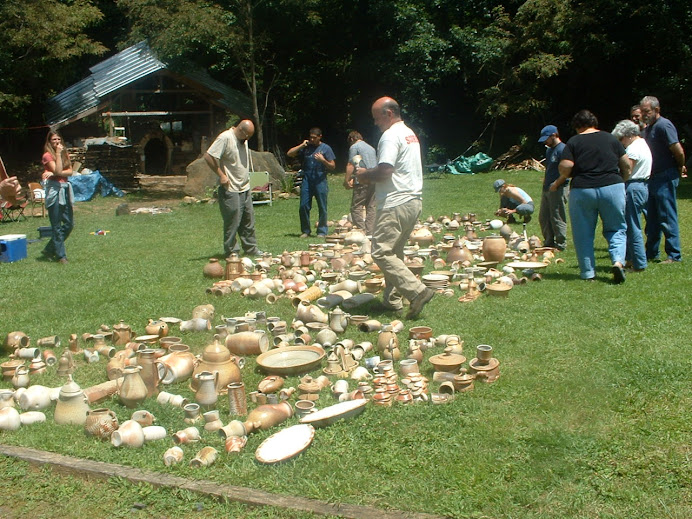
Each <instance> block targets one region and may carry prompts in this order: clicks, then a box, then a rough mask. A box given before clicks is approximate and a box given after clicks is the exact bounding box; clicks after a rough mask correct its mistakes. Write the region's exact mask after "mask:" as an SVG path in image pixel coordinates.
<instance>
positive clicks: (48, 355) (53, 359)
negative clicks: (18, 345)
mask: <svg viewBox="0 0 692 519" xmlns="http://www.w3.org/2000/svg"><path fill="white" fill-rule="evenodd" d="M43 361H44V362H45V363H46V365H47V366H54V365H55V364H57V362H58V357H57V355H55V352H54V351H53V350H43Z"/></svg>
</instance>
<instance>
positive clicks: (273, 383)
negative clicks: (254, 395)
mask: <svg viewBox="0 0 692 519" xmlns="http://www.w3.org/2000/svg"><path fill="white" fill-rule="evenodd" d="M283 385H284V379H283V378H282V377H279V376H276V375H269V376H268V377H264V379H262V380H261V381H260V383H259V384H258V385H257V389H259V390H260V391H261V392H262V393H266V394H269V393H276V392H277V391H278V390H279V389H281V388H282V387H283Z"/></svg>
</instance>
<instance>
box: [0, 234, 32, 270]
mask: <svg viewBox="0 0 692 519" xmlns="http://www.w3.org/2000/svg"><path fill="white" fill-rule="evenodd" d="M24 258H26V234H5V235H4V236H0V261H1V262H3V263H12V262H13V261H19V260H20V259H24Z"/></svg>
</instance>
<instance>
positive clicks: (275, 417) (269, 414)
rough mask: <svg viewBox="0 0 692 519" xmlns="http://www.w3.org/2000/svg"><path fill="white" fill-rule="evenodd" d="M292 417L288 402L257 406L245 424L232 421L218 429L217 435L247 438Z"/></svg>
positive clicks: (291, 409) (291, 408)
mask: <svg viewBox="0 0 692 519" xmlns="http://www.w3.org/2000/svg"><path fill="white" fill-rule="evenodd" d="M291 416H293V407H292V406H291V404H289V403H288V402H279V403H278V404H264V405H260V406H257V407H256V408H255V409H253V410H252V411H251V412H250V413H249V414H248V416H247V420H246V421H245V422H241V421H239V420H232V421H231V422H229V424H228V425H227V426H225V427H222V428H221V429H219V434H220V435H221V436H222V437H224V438H226V437H228V436H247V435H248V434H250V433H252V432H253V431H255V430H260V429H261V430H266V429H269V428H270V427H274V426H275V425H278V424H280V423H282V422H284V421H286V420H288V419H289V418H290V417H291Z"/></svg>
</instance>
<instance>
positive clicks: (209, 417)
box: [202, 409, 223, 432]
mask: <svg viewBox="0 0 692 519" xmlns="http://www.w3.org/2000/svg"><path fill="white" fill-rule="evenodd" d="M202 416H203V417H204V430H205V431H207V432H214V431H218V430H219V429H221V427H223V423H222V422H221V419H220V418H219V411H218V410H216V409H214V410H213V411H208V412H206V413H204V414H203V415H202Z"/></svg>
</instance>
